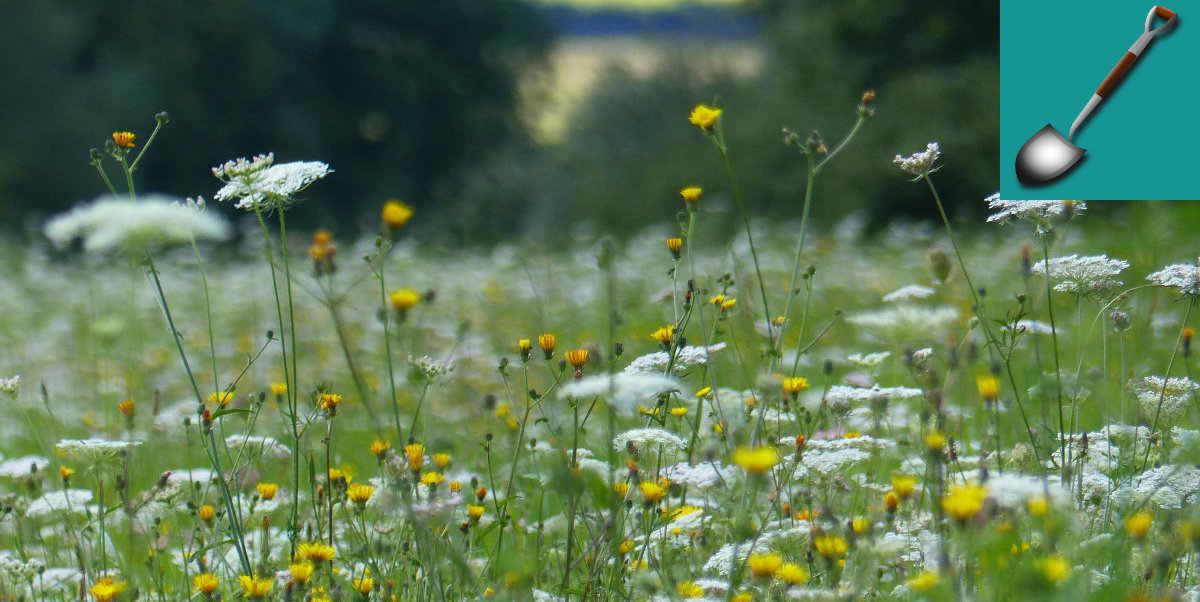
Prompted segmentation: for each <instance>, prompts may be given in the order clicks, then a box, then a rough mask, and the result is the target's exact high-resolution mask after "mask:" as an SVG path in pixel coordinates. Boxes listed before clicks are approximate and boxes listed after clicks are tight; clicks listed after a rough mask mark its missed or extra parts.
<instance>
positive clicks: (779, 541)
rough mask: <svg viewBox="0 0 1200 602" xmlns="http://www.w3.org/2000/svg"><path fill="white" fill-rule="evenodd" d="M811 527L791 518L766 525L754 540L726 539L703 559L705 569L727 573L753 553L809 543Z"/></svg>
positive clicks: (743, 563)
mask: <svg viewBox="0 0 1200 602" xmlns="http://www.w3.org/2000/svg"><path fill="white" fill-rule="evenodd" d="M812 530H813V529H812V525H810V524H809V522H808V521H806V520H797V521H793V520H791V519H790V518H788V519H785V520H783V521H778V522H774V523H770V524H767V525H764V526H763V529H762V531H761V534H760V535H759V536H758V537H757V538H756V539H755V540H754V541H741V542H736V543H727V544H725V545H723V546H721V548H720V549H718V550H717V551H716V552H714V553H713V555H712V556H709V557H708V561H707V562H705V563H704V572H705V573H710V574H715V575H719V576H721V577H725V576H728V575H729V571H730V570H731V569H735V568H737V567H740V566H743V565H745V564H746V559H747V558H749V557H750V554H754V553H758V554H762V553H766V552H769V551H771V550H772V549H775V548H776V547H779V548H785V549H786V548H790V547H793V546H794V547H795V548H800V547H803V546H806V545H808V543H809V542H810V541H811V540H812Z"/></svg>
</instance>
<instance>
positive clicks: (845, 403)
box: [825, 385, 922, 414]
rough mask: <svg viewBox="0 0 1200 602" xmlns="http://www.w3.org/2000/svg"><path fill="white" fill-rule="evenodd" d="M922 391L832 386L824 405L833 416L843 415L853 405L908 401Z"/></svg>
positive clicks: (918, 395) (900, 388)
mask: <svg viewBox="0 0 1200 602" xmlns="http://www.w3.org/2000/svg"><path fill="white" fill-rule="evenodd" d="M921 394H922V391H921V390H920V389H913V388H911V387H880V386H879V385H875V386H873V387H849V386H846V385H834V386H832V387H830V388H829V393H827V394H825V403H826V404H827V405H828V406H829V410H830V411H831V412H833V413H834V414H845V413H846V412H848V411H850V408H852V407H854V406H855V405H861V404H864V403H871V402H875V401H882V400H885V399H908V398H911V397H920V396H921Z"/></svg>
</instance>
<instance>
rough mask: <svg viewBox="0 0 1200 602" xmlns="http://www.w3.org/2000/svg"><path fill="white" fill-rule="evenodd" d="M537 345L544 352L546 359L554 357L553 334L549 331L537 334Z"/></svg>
mask: <svg viewBox="0 0 1200 602" xmlns="http://www.w3.org/2000/svg"><path fill="white" fill-rule="evenodd" d="M538 347H541V348H542V353H544V354H546V359H550V358H552V357H554V335H552V334H550V333H546V334H539V335H538Z"/></svg>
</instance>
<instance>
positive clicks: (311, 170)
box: [212, 153, 333, 211]
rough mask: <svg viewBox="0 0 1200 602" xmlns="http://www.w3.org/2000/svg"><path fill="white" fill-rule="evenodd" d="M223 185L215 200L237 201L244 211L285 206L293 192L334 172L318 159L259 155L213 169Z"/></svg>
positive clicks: (267, 209) (239, 207)
mask: <svg viewBox="0 0 1200 602" xmlns="http://www.w3.org/2000/svg"><path fill="white" fill-rule="evenodd" d="M212 172H213V175H214V176H216V177H217V179H219V180H221V181H222V182H225V185H224V186H222V187H221V189H220V190H218V191H217V194H215V195H214V197H215V198H216V199H217V200H218V201H232V200H236V201H237V202H236V203H235V205H234V206H235V207H237V208H238V209H245V210H247V211H269V210H272V209H282V208H285V207H286V206H287V205H288V204H289V203H290V202H291V201H292V195H294V194H296V193H297V192H300V191H302V190H304V189H305V188H308V186H309V185H311V184H312V183H313V182H316V181H317V180H320V179H321V178H324V177H325V176H327V175H329V174H330V173H332V172H333V170H332V169H330V168H329V165H327V164H325V163H322V162H320V161H294V162H291V163H280V164H275V155H274V154H273V153H269V154H266V155H258V156H256V157H254V158H253V159H251V160H249V161H247V160H246V159H235V160H233V161H228V162H226V163H225V164H223V165H219V166H217V167H214V168H213V169H212Z"/></svg>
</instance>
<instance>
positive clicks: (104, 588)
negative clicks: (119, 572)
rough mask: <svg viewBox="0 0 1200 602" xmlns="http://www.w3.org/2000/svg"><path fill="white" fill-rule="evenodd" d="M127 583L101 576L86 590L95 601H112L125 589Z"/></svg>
mask: <svg viewBox="0 0 1200 602" xmlns="http://www.w3.org/2000/svg"><path fill="white" fill-rule="evenodd" d="M126 587H127V584H126V583H125V582H124V581H113V578H112V577H103V578H101V579H100V580H98V581H96V582H95V583H93V584H92V587H91V589H89V590H88V591H89V592H90V593H91V594H92V597H93V598H95V599H96V602H112V601H113V600H116V599H117V596H120V595H121V592H124V591H125V588H126Z"/></svg>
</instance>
